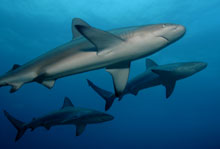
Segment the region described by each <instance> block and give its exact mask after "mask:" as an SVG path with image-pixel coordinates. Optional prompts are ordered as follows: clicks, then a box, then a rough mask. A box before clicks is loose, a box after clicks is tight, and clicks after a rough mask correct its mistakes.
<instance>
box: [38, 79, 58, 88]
mask: <svg viewBox="0 0 220 149" xmlns="http://www.w3.org/2000/svg"><path fill="white" fill-rule="evenodd" d="M40 84H42V85H44V86H45V87H47V88H49V89H51V88H53V87H54V84H55V80H45V81H42V82H41V83H40Z"/></svg>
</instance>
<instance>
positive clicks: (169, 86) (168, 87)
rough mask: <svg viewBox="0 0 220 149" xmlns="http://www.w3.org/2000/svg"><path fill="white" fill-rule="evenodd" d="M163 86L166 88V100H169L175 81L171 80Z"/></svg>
mask: <svg viewBox="0 0 220 149" xmlns="http://www.w3.org/2000/svg"><path fill="white" fill-rule="evenodd" d="M163 85H164V86H165V87H166V98H169V97H170V95H171V94H172V93H173V90H174V88H175V85H176V80H171V81H169V82H167V83H164V84H163Z"/></svg>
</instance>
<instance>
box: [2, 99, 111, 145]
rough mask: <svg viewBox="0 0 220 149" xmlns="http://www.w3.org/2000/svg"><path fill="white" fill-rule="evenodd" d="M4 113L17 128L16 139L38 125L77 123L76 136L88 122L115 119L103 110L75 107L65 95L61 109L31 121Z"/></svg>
mask: <svg viewBox="0 0 220 149" xmlns="http://www.w3.org/2000/svg"><path fill="white" fill-rule="evenodd" d="M4 114H5V116H6V117H7V119H8V120H9V121H10V122H11V123H12V125H13V126H14V127H15V128H16V129H17V135H16V138H15V141H18V140H19V139H20V138H21V137H22V136H23V135H24V133H25V132H26V130H27V129H31V130H32V131H33V130H35V129H36V128H38V127H44V128H46V129H47V130H50V128H51V127H53V126H57V125H75V126H76V136H80V135H81V134H82V133H83V131H84V130H85V128H86V126H87V125H88V124H96V123H102V122H106V121H111V120H113V119H114V117H113V116H111V115H109V114H105V113H103V112H99V111H95V110H91V109H86V108H80V107H75V106H74V105H73V104H72V102H71V100H70V99H69V98H68V97H65V99H64V103H63V106H62V107H61V109H59V110H57V111H55V112H51V113H49V114H47V115H45V116H42V117H39V118H33V120H32V121H31V122H29V123H24V122H22V121H20V120H17V119H15V118H14V117H13V116H11V115H10V114H9V113H8V112H7V111H5V110H4Z"/></svg>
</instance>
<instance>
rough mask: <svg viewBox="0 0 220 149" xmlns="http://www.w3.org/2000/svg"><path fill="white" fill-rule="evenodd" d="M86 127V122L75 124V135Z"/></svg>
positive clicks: (78, 134)
mask: <svg viewBox="0 0 220 149" xmlns="http://www.w3.org/2000/svg"><path fill="white" fill-rule="evenodd" d="M85 128H86V124H77V125H76V136H80V135H81V134H82V133H83V131H84V130H85Z"/></svg>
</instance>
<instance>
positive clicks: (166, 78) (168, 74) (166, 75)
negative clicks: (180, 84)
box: [152, 69, 176, 98]
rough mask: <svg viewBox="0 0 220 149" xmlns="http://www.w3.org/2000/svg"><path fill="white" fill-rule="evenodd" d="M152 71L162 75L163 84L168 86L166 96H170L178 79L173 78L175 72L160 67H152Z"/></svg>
mask: <svg viewBox="0 0 220 149" xmlns="http://www.w3.org/2000/svg"><path fill="white" fill-rule="evenodd" d="M152 71H153V72H154V73H156V74H158V75H159V76H160V77H161V79H162V84H163V85H164V86H165V87H166V98H169V97H170V95H171V94H172V93H173V90H174V88H175V85H176V80H175V79H173V78H172V76H173V72H172V71H168V70H160V69H152Z"/></svg>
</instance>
